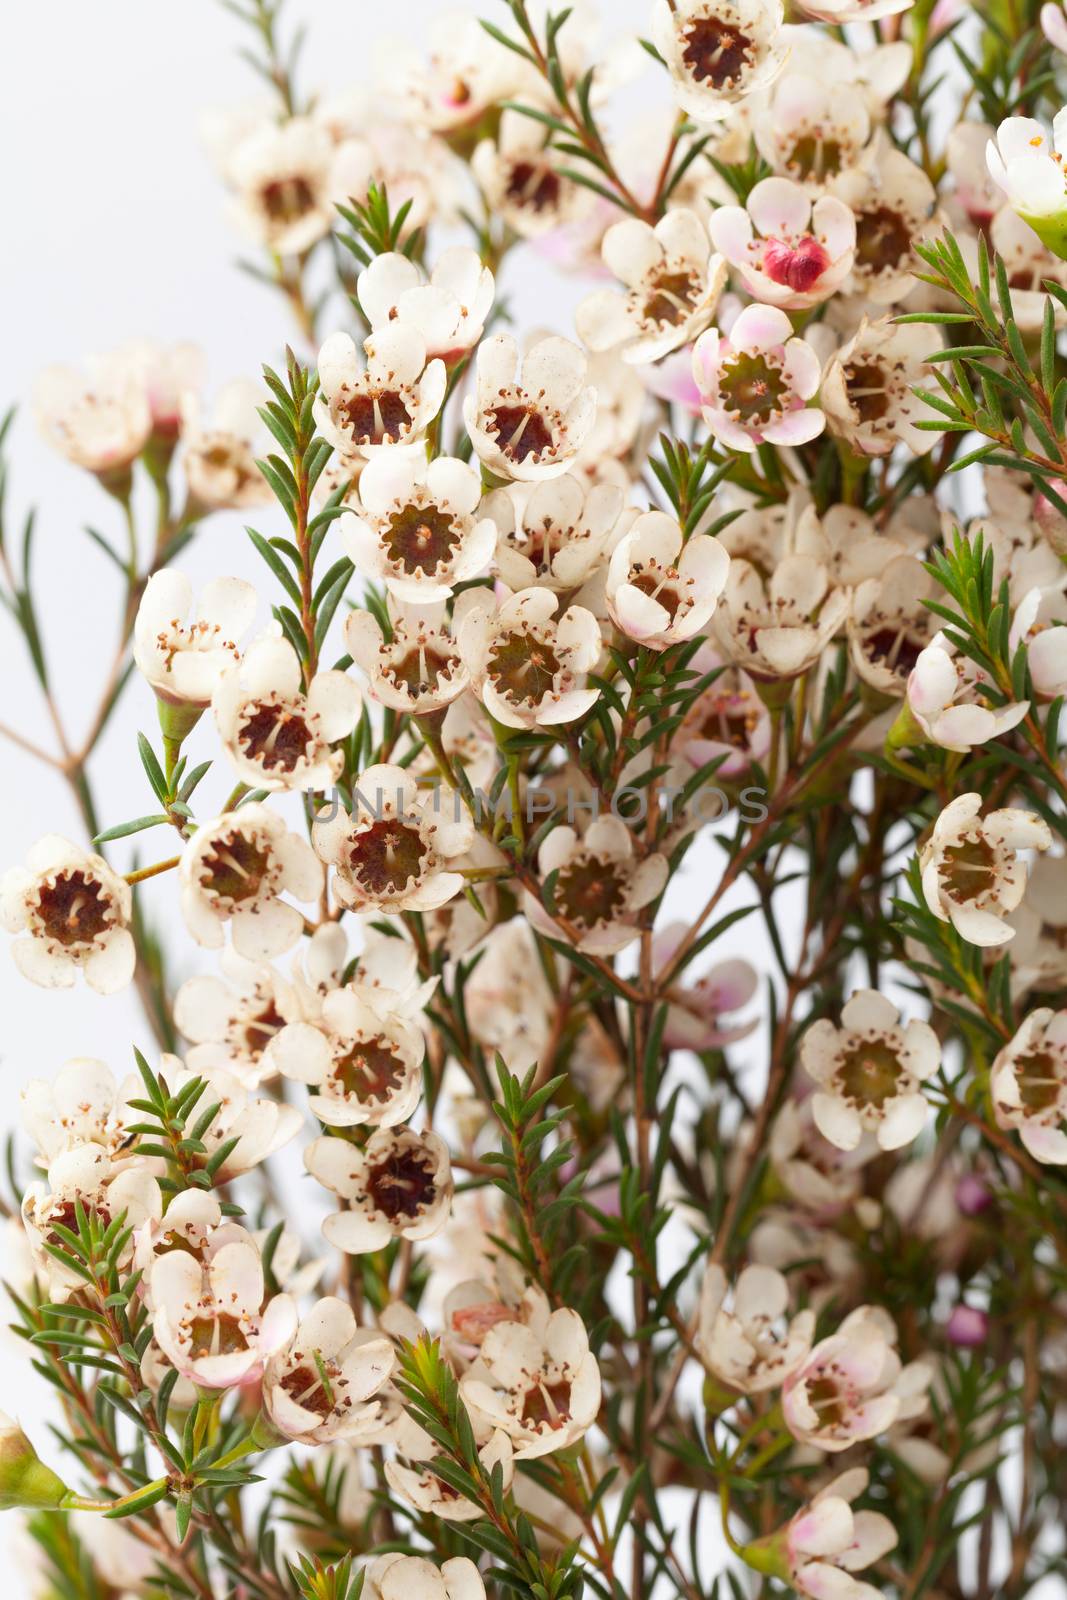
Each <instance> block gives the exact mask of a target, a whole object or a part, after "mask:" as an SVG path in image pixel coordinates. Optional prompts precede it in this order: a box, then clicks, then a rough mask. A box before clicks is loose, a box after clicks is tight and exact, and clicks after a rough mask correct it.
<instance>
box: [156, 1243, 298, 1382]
mask: <svg viewBox="0 0 1067 1600" xmlns="http://www.w3.org/2000/svg"><path fill="white" fill-rule="evenodd" d="M150 1283H151V1295H152V1304H153V1306H154V1308H155V1309H154V1312H153V1316H152V1327H153V1330H154V1332H155V1336H156V1340H157V1342H158V1344H159V1347H160V1349H161V1350H162V1351H163V1353H164V1355H165V1356H166V1357H167V1359H168V1360H169V1361H170V1362H171V1363H172V1364H173V1365H174V1366H175V1367H176V1368H177V1370H178V1371H179V1372H180V1373H181V1374H182V1376H183V1377H185V1378H188V1379H190V1381H191V1382H193V1383H195V1384H196V1386H197V1388H201V1389H231V1388H233V1387H234V1385H236V1384H242V1383H251V1382H253V1381H254V1380H255V1379H256V1378H259V1377H261V1376H262V1373H263V1370H264V1367H265V1366H266V1364H267V1362H268V1361H269V1359H270V1357H271V1356H272V1355H274V1354H275V1352H276V1351H278V1350H280V1349H282V1348H283V1347H284V1346H285V1344H286V1343H287V1342H288V1341H289V1340H290V1339H291V1338H292V1336H293V1334H294V1332H295V1331H296V1325H297V1310H296V1301H295V1300H293V1299H292V1297H291V1296H290V1295H284V1294H282V1295H275V1296H274V1298H273V1300H270V1301H268V1303H267V1304H266V1306H264V1304H263V1300H264V1295H265V1292H266V1290H265V1284H264V1280H263V1262H262V1260H261V1259H260V1254H259V1251H258V1250H257V1249H256V1246H255V1244H254V1243H253V1242H252V1240H251V1238H249V1237H246V1238H244V1239H234V1240H232V1241H231V1242H229V1243H228V1244H224V1245H223V1246H222V1247H221V1249H220V1250H219V1251H218V1252H217V1253H216V1254H215V1255H213V1256H211V1257H210V1258H209V1259H208V1260H207V1261H206V1262H204V1263H201V1262H200V1261H198V1260H197V1259H196V1257H195V1256H192V1255H190V1254H189V1253H188V1251H185V1250H171V1251H168V1252H167V1253H166V1254H165V1255H162V1256H160V1257H158V1259H157V1260H156V1262H155V1264H154V1265H153V1267H152V1269H151V1273H150Z"/></svg>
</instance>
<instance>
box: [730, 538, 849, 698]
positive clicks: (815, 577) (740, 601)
mask: <svg viewBox="0 0 1067 1600" xmlns="http://www.w3.org/2000/svg"><path fill="white" fill-rule="evenodd" d="M849 599H850V596H849V591H848V590H847V589H835V588H833V587H832V586H831V584H830V579H829V575H828V573H827V571H826V568H825V567H824V566H823V565H822V563H821V562H819V561H816V560H815V559H814V558H813V557H812V556H786V558H785V560H784V561H779V562H778V563H777V565H776V566H775V567H774V569H773V571H772V573H771V575H770V578H769V579H768V580H764V579H763V578H762V577H761V575H760V573H759V572H758V570H757V569H756V568H755V567H754V566H752V565H751V563H750V562H748V561H740V560H734V561H731V563H730V575H729V577H728V578H727V580H726V588H725V589H724V590H723V595H722V600H721V601H720V603H719V607H718V610H717V611H716V613H715V618H714V624H713V626H714V630H715V636H716V638H717V639H718V640H719V642H720V644H721V645H722V648H723V649H724V650H725V652H726V654H727V655H728V656H729V657H730V658H731V660H733V661H734V662H736V664H737V665H738V666H739V667H743V668H744V670H745V671H746V672H747V673H748V674H749V675H750V677H752V678H754V679H756V681H757V682H768V683H777V682H778V681H779V680H781V679H783V678H797V677H799V676H800V674H801V673H802V672H807V670H808V668H809V667H812V666H814V665H815V663H816V661H818V659H819V657H820V656H821V655H822V653H823V651H824V650H825V648H826V646H827V645H828V644H829V642H830V640H831V639H832V638H833V637H834V635H835V634H836V633H837V632H838V630H839V629H840V628H841V627H842V626H843V624H844V622H845V618H846V617H847V615H848V608H849Z"/></svg>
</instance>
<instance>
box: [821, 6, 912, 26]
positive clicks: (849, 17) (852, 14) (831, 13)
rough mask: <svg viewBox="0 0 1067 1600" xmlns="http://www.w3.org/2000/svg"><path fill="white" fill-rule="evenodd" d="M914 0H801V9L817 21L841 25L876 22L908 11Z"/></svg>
mask: <svg viewBox="0 0 1067 1600" xmlns="http://www.w3.org/2000/svg"><path fill="white" fill-rule="evenodd" d="M911 3H912V0H801V4H800V9H801V11H803V13H804V15H805V16H806V17H812V18H813V19H814V20H815V21H816V22H829V23H832V24H833V25H834V26H835V27H841V26H842V25H843V24H844V23H846V22H876V21H877V20H878V18H879V17H895V16H897V15H898V14H899V13H900V12H901V11H907V9H908V7H909V6H910V5H911Z"/></svg>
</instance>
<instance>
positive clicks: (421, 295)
mask: <svg viewBox="0 0 1067 1600" xmlns="http://www.w3.org/2000/svg"><path fill="white" fill-rule="evenodd" d="M494 289H495V285H494V283H493V274H492V273H491V272H490V271H489V268H488V267H484V266H483V265H482V261H481V257H480V256H479V255H478V252H477V251H476V250H469V249H466V248H465V247H464V246H462V245H453V246H452V247H451V248H450V249H448V250H443V251H442V252H441V254H440V255H439V256H438V258H437V261H436V263H435V265H434V267H433V270H432V271H431V273H430V278H429V282H426V281H425V279H424V278H423V275H422V273H421V272H420V271H419V269H418V267H417V266H416V264H415V262H414V261H412V260H411V258H410V257H409V256H405V255H402V254H401V253H400V252H399V251H398V250H392V251H387V252H386V253H385V254H383V255H380V256H375V257H374V259H373V260H372V261H371V263H370V265H369V266H367V267H364V269H363V271H362V272H361V273H360V275H359V279H358V282H357V285H356V295H357V298H358V300H359V303H360V305H361V306H362V308H363V311H364V312H365V314H366V316H367V319H368V321H369V322H370V325H371V327H372V329H376V328H380V327H383V326H386V325H387V324H388V323H391V322H396V321H400V322H402V323H407V324H408V325H409V326H411V327H413V328H415V329H417V331H418V332H419V333H420V334H421V335H422V338H423V341H424V343H425V345H426V354H427V356H430V357H434V356H440V358H441V360H442V361H444V362H446V363H452V362H455V361H457V360H458V359H459V357H460V356H463V355H465V354H466V352H467V351H468V350H471V349H473V347H474V346H475V345H476V344H477V343H478V340H479V339H480V338H481V336H482V329H483V328H484V326H485V320H486V318H487V317H488V315H489V313H490V311H491V310H492V306H493V294H494Z"/></svg>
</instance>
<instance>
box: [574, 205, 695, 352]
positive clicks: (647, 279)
mask: <svg viewBox="0 0 1067 1600" xmlns="http://www.w3.org/2000/svg"><path fill="white" fill-rule="evenodd" d="M601 249H602V253H603V256H604V261H605V264H606V265H607V266H608V267H609V269H610V270H611V272H612V273H613V274H614V276H615V277H616V278H618V279H620V280H621V282H622V283H624V284H625V285H626V289H627V292H626V293H625V294H620V293H619V292H618V290H616V289H598V290H596V291H595V292H594V293H593V294H591V295H589V296H588V297H587V298H586V299H585V300H583V301H582V302H581V304H580V305H579V307H578V310H577V312H576V314H575V326H576V328H577V329H578V336H579V338H580V339H581V340H582V342H583V344H586V345H588V347H589V349H590V350H598V351H599V350H611V349H616V348H618V349H620V350H621V352H622V358H623V360H624V361H630V362H642V361H658V360H659V359H660V357H661V356H665V355H669V354H670V352H671V351H672V350H677V349H678V348H679V346H680V345H683V344H690V343H692V341H693V340H694V339H695V338H696V336H697V334H698V333H702V332H703V330H704V329H705V328H706V327H707V326H708V323H709V322H710V321H711V318H712V314H713V312H714V310H715V305H716V302H717V301H718V298H719V295H720V293H721V292H722V287H723V284H724V283H725V281H726V263H725V262H724V261H723V260H722V258H721V257H720V256H717V255H715V254H713V252H712V248H711V243H710V241H709V239H708V231H707V229H706V228H705V226H704V224H703V223H702V222H701V220H700V218H699V217H698V216H696V215H695V213H694V212H692V211H685V210H678V211H668V213H667V215H666V216H665V217H664V218H663V219H662V221H660V222H657V224H656V226H655V227H654V228H652V227H650V226H649V224H648V223H647V222H641V221H639V220H638V219H637V218H636V217H630V218H627V220H626V221H625V222H617V223H615V224H614V226H613V227H611V228H609V229H608V231H607V232H606V233H605V235H604V242H603V245H602V247H601Z"/></svg>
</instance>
